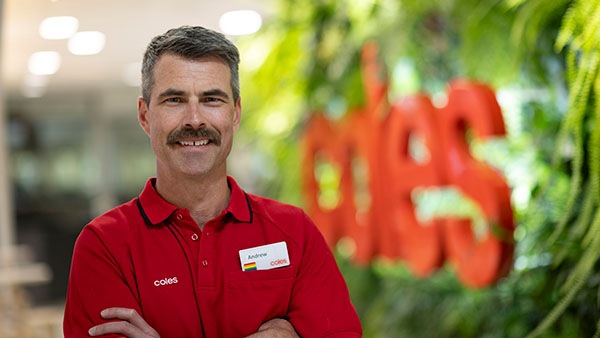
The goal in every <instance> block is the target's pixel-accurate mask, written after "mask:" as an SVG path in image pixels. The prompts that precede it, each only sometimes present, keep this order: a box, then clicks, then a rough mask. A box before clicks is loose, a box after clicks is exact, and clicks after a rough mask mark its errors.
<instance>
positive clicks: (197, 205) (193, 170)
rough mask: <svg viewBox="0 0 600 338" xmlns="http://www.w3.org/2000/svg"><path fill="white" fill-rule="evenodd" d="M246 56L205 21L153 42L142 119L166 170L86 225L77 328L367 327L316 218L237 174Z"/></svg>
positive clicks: (296, 330)
mask: <svg viewBox="0 0 600 338" xmlns="http://www.w3.org/2000/svg"><path fill="white" fill-rule="evenodd" d="M238 63H239V55H238V51H237V48H236V47H235V46H234V45H233V44H232V43H231V42H230V41H228V40H227V39H226V38H225V37H224V36H223V35H222V34H220V33H217V32H214V31H211V30H208V29H205V28H202V27H188V26H184V27H180V28H176V29H172V30H169V31H167V32H166V33H165V34H163V35H160V36H157V37H155V38H154V39H153V40H152V41H151V42H150V45H149V46H148V48H147V50H146V52H145V54H144V60H143V66H142V97H141V98H139V99H138V119H139V122H140V125H141V127H142V128H143V129H144V131H145V132H146V134H147V135H148V136H149V139H150V143H151V145H152V149H153V151H154V153H155V155H156V177H155V178H151V179H149V180H148V181H147V183H146V186H145V187H144V189H143V191H142V192H141V194H140V195H139V197H138V198H135V199H133V200H131V201H129V202H127V203H125V204H123V205H120V206H118V207H116V208H115V209H113V210H110V211H108V212H107V213H105V214H104V215H102V216H99V217H98V218H96V219H94V220H93V221H92V222H90V223H89V224H88V225H86V227H85V228H84V229H83V230H82V232H81V234H80V235H79V237H78V239H77V242H76V244H75V249H74V253H73V261H72V266H71V275H70V280H69V287H68V292H67V301H66V308H65V317H64V325H63V326H64V333H65V337H83V336H88V334H89V335H91V336H98V335H104V334H110V335H111V336H126V337H159V336H162V337H175V338H179V337H245V336H252V337H256V338H258V337H297V336H298V335H299V336H304V337H317V336H318V337H322V336H335V337H359V336H360V335H361V327H360V322H359V319H358V317H357V315H356V311H355V310H354V307H353V306H352V304H351V302H350V300H349V296H348V290H347V287H346V285H345V282H344V280H343V278H342V276H341V274H340V272H339V270H338V268H337V266H336V263H335V261H334V259H333V256H332V254H331V252H330V251H329V249H328V247H327V246H326V244H325V241H324V240H323V237H322V236H321V234H320V233H319V232H318V230H317V228H316V227H315V226H314V224H313V222H312V221H311V220H310V219H309V218H308V217H307V216H306V215H305V214H304V212H302V210H300V209H299V208H296V207H293V206H289V205H285V204H282V203H279V202H276V201H273V200H269V199H266V198H262V197H258V196H255V195H251V194H247V193H245V192H244V191H243V190H241V188H240V187H239V186H238V184H237V183H236V181H235V180H234V179H233V178H231V177H229V176H227V169H226V159H227V156H228V155H229V152H230V150H231V146H232V142H233V135H234V133H235V132H236V130H237V129H238V127H239V124H240V118H241V101H240V94H239V75H238Z"/></svg>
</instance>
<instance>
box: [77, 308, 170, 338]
mask: <svg viewBox="0 0 600 338" xmlns="http://www.w3.org/2000/svg"><path fill="white" fill-rule="evenodd" d="M100 315H101V316H102V318H104V319H115V318H118V319H122V321H119V322H109V323H104V324H100V325H96V326H94V327H92V328H91V329H90V330H89V331H88V333H89V334H90V336H93V337H94V336H100V335H103V334H109V333H118V334H122V335H124V336H125V337H128V338H160V335H159V334H158V332H156V330H154V329H153V328H152V327H151V326H150V325H148V323H146V321H145V320H144V318H142V317H141V316H140V315H139V314H138V313H137V311H135V310H134V309H126V308H122V307H111V308H108V309H104V310H102V312H100Z"/></svg>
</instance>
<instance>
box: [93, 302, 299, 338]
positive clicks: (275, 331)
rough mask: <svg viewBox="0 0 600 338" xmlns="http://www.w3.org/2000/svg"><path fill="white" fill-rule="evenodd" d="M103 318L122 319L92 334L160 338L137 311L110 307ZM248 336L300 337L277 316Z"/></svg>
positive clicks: (254, 337)
mask: <svg viewBox="0 0 600 338" xmlns="http://www.w3.org/2000/svg"><path fill="white" fill-rule="evenodd" d="M101 315H102V318H105V319H120V321H116V322H108V323H104V324H100V325H96V326H94V327H92V328H91V329H90V330H89V334H90V336H93V337H95V336H101V335H105V334H111V333H118V334H121V335H123V336H125V337H128V338H160V335H159V334H158V332H156V330H154V329H153V328H152V327H151V326H150V325H148V323H146V321H145V320H144V318H142V317H141V316H140V315H139V314H138V313H137V311H135V310H133V309H126V308H118V307H115V308H108V309H104V310H102V312H101ZM246 338H300V337H299V336H298V334H296V331H295V330H294V327H293V326H292V324H290V322H288V321H287V320H285V319H281V318H275V319H271V320H270V321H268V322H266V323H264V324H262V325H261V326H260V328H258V332H256V333H255V334H252V335H250V336H248V337H246Z"/></svg>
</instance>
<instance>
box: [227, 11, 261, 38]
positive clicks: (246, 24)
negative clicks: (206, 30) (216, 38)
mask: <svg viewBox="0 0 600 338" xmlns="http://www.w3.org/2000/svg"><path fill="white" fill-rule="evenodd" d="M261 26H262V17H261V16H260V14H258V13H257V12H255V11H252V10H240V11H231V12H227V13H225V14H223V15H221V18H220V19H219V28H221V31H222V32H223V33H225V34H227V35H248V34H253V33H256V32H257V31H258V30H259V29H260V27H261Z"/></svg>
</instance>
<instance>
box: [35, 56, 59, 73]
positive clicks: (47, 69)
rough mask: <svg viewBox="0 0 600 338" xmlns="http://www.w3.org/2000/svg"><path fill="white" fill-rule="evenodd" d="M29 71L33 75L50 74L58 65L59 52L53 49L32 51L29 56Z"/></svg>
mask: <svg viewBox="0 0 600 338" xmlns="http://www.w3.org/2000/svg"><path fill="white" fill-rule="evenodd" d="M28 66H29V72H30V73H31V74H34V75H52V74H54V73H56V72H57V71H58V68H59V67H60V54H58V52H53V51H44V52H37V53H33V54H32V55H31V56H30V57H29V64H28Z"/></svg>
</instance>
